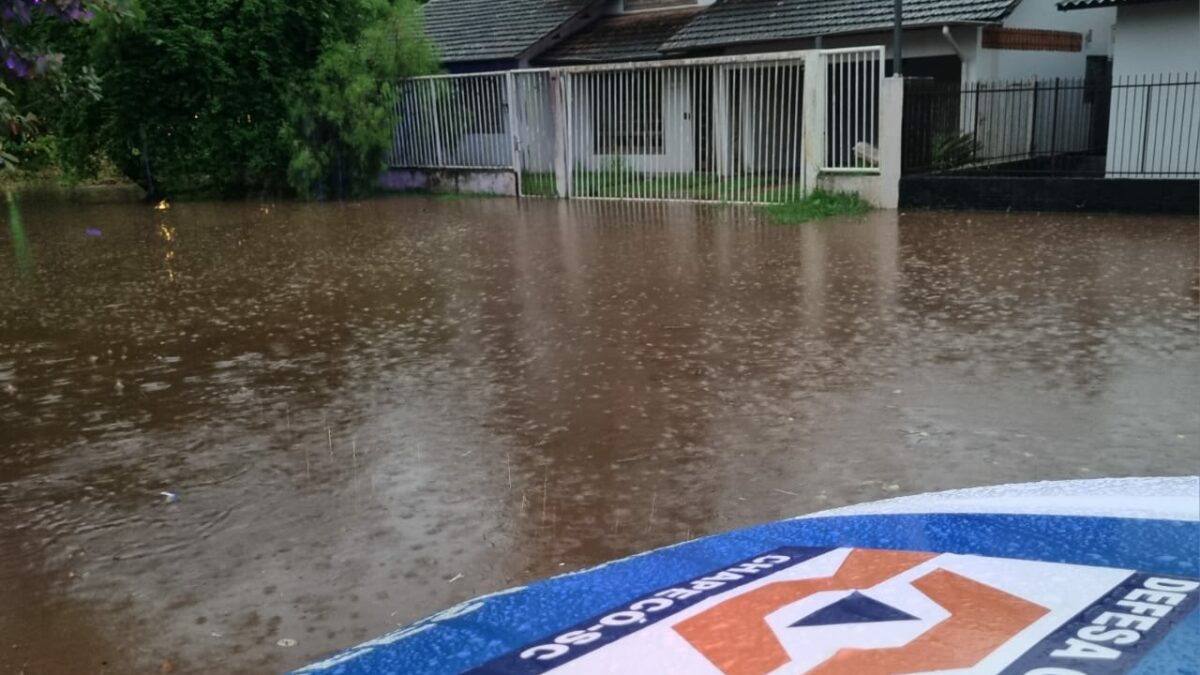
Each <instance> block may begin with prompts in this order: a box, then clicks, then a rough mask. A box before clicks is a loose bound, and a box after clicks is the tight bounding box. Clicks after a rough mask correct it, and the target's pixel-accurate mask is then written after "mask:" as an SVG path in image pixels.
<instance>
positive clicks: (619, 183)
mask: <svg viewBox="0 0 1200 675" xmlns="http://www.w3.org/2000/svg"><path fill="white" fill-rule="evenodd" d="M573 183H574V184H573V186H572V187H573V190H572V192H573V193H574V194H575V195H576V196H578V197H612V198H644V199H695V200H703V201H716V202H746V201H756V202H773V201H787V200H788V199H794V198H798V197H799V195H800V194H801V192H802V189H801V186H800V184H799V183H789V182H780V181H778V180H777V179H776V178H768V177H756V176H744V177H740V178H723V177H721V176H716V175H711V174H693V173H686V174H683V173H681V174H646V173H636V172H630V171H620V170H616V171H613V170H604V171H582V172H576V173H575V174H574V178H573ZM526 194H529V193H528V192H526Z"/></svg>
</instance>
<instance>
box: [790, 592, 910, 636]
mask: <svg viewBox="0 0 1200 675" xmlns="http://www.w3.org/2000/svg"><path fill="white" fill-rule="evenodd" d="M916 620H917V617H915V616H913V615H912V614H909V613H908V612H903V611H901V610H898V609H896V608H895V607H892V606H891V605H886V604H884V603H882V602H880V601H878V600H876V599H874V598H870V597H867V596H865V595H863V594H862V593H859V592H858V591H854V592H853V593H851V594H850V595H847V596H846V597H844V598H842V599H841V600H838V601H837V602H835V603H833V604H832V605H827V606H825V607H822V608H821V609H818V610H817V611H815V612H813V613H812V614H809V615H808V616H806V617H804V618H803V619H800V620H799V621H797V622H796V623H794V624H792V625H791V627H792V628H798V627H802V626H835V625H838V624H846V623H879V622H883V621H916Z"/></svg>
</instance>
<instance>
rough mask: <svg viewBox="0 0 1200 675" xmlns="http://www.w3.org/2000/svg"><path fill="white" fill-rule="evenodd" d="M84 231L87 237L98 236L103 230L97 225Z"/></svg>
mask: <svg viewBox="0 0 1200 675" xmlns="http://www.w3.org/2000/svg"><path fill="white" fill-rule="evenodd" d="M86 233H87V236H89V237H99V236H100V235H102V234H104V232H102V231H101V230H100V228H98V227H89V228H88V229H87V231H86Z"/></svg>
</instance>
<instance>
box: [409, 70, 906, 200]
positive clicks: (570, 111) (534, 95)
mask: <svg viewBox="0 0 1200 675" xmlns="http://www.w3.org/2000/svg"><path fill="white" fill-rule="evenodd" d="M882 57H883V49H882V47H868V48H857V49H844V50H823V51H807V52H783V53H778V54H755V55H748V56H726V57H713V58H699V59H682V60H671V61H657V62H640V63H622V64H604V65H590V66H571V67H565V68H551V69H529V70H517V71H510V72H501V73H485V74H473V75H445V76H432V77H424V78H413V79H411V80H406V81H405V82H404V83H402V85H401V90H400V92H401V95H400V100H399V101H398V103H397V106H396V113H397V116H398V120H397V126H396V138H395V143H394V148H393V152H392V155H391V161H392V164H393V166H400V167H406V168H418V169H481V170H487V169H491V170H494V169H501V168H503V169H510V170H512V171H513V172H514V174H515V175H516V177H517V187H518V194H521V195H522V196H558V197H573V198H587V199H652V200H687V201H720V202H735V203H769V202H784V201H791V200H794V199H797V198H800V197H802V196H803V195H804V194H806V192H807V189H808V187H807V186H810V185H811V184H812V180H813V179H814V178H815V176H814V175H810V174H814V173H815V172H816V170H832V171H860V172H868V173H869V172H877V171H878V166H877V160H876V156H877V145H878V112H879V111H878V93H879V82H880V76H881V75H882V72H883V70H882ZM814 67H815V68H818V69H819V70H817V71H815V72H818V73H820V75H821V78H823V82H824V86H819V87H817V88H815V89H814V88H813V87H808V88H807V89H806V86H805V72H806V70H808V71H812V69H813V68H814ZM815 82H816V83H820V82H821V80H816V81H815ZM814 92H815V94H814ZM806 96H808V97H810V98H813V99H814V100H811V101H806V100H805V99H806ZM806 106H809V108H811V107H813V106H817V107H819V108H820V111H819V112H820V113H821V114H820V115H816V116H814V115H812V111H811V110H809V112H808V113H807V114H806ZM826 108H827V110H826ZM806 120H810V121H809V122H807V123H806ZM811 120H819V125H820V126H821V128H820V129H819V130H814V129H806V125H807V126H812V124H813V123H812V122H811ZM814 131H819V132H820V133H814ZM806 138H808V139H810V140H809V141H808V142H810V143H811V142H813V140H812V139H816V140H817V141H819V142H818V143H817V144H816V145H815V146H814V147H815V148H817V149H820V150H823V151H822V152H816V153H810V155H812V156H806V154H805V145H806V140H805V139H806ZM814 157H815V158H816V159H814Z"/></svg>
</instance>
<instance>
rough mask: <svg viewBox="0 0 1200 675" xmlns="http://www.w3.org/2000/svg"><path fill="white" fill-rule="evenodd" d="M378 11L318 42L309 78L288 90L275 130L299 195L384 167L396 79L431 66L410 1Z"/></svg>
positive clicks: (337, 191) (347, 185) (346, 192)
mask: <svg viewBox="0 0 1200 675" xmlns="http://www.w3.org/2000/svg"><path fill="white" fill-rule="evenodd" d="M380 10H381V12H380V14H381V15H380V16H379V18H377V19H375V20H373V21H372V22H371V23H370V25H368V26H367V27H366V28H365V29H364V30H363V31H362V32H361V33H360V34H359V36H358V38H357V39H355V40H353V41H345V42H339V43H336V44H332V45H329V46H328V47H326V48H325V49H324V50H323V51H322V53H321V56H320V58H319V59H318V60H317V66H316V68H315V69H313V72H312V74H311V76H309V77H308V78H306V80H304V81H303V82H302V83H301V84H300V86H298V87H296V88H295V89H294V90H293V91H292V93H291V96H290V101H289V120H288V121H289V124H287V125H285V127H284V133H283V136H284V139H285V140H286V142H287V143H288V145H289V148H290V154H291V161H290V162H289V164H288V180H289V183H290V184H291V186H292V187H293V188H294V189H295V190H296V191H297V192H298V193H300V194H302V195H305V196H309V197H322V196H337V197H346V196H359V195H361V194H363V193H364V192H366V191H367V190H369V189H370V187H371V186H372V185H373V184H374V182H375V180H376V179H377V178H378V176H379V173H380V171H382V169H383V168H384V166H385V162H384V153H385V150H386V148H387V147H388V146H389V145H390V142H391V138H392V129H393V127H394V125H395V118H394V104H395V100H396V91H395V88H396V82H397V81H398V80H399V79H400V78H403V77H408V76H412V75H421V74H425V73H429V72H433V70H434V69H436V68H437V58H436V56H435V55H434V52H433V50H432V49H431V48H430V46H429V43H428V42H427V41H426V40H425V39H424V36H423V35H422V34H421V22H420V17H419V15H418V13H417V7H416V5H415V4H413V3H411V2H402V3H398V4H395V5H391V6H386V7H381V8H380Z"/></svg>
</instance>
